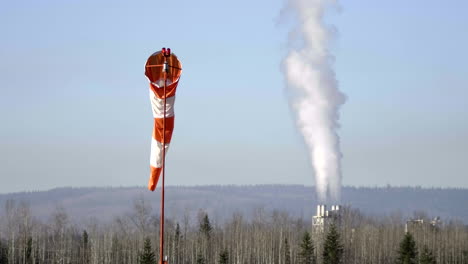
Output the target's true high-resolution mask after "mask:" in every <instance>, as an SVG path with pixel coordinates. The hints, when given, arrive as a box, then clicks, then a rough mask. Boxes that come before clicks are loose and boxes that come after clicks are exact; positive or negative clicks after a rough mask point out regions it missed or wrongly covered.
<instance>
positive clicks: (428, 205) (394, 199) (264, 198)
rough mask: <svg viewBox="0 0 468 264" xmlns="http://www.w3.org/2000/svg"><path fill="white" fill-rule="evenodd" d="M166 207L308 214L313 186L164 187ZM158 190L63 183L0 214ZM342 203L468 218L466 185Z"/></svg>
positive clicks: (116, 204) (74, 208)
mask: <svg viewBox="0 0 468 264" xmlns="http://www.w3.org/2000/svg"><path fill="white" fill-rule="evenodd" d="M166 190H167V192H166V194H167V196H166V208H167V215H168V217H170V218H175V219H182V218H183V217H184V215H185V214H188V215H189V216H191V217H193V216H195V215H196V214H197V213H198V211H199V210H204V211H206V212H208V214H209V215H210V216H211V217H212V218H213V220H214V221H216V222H218V223H222V222H223V221H224V220H226V219H229V218H230V217H231V216H232V214H233V213H236V212H238V213H242V214H243V215H244V216H245V217H248V218H250V217H251V216H252V214H253V212H254V211H255V210H256V209H259V208H262V209H264V210H265V211H266V212H272V211H274V210H277V211H285V212H288V213H289V215H290V216H293V217H303V218H305V219H310V217H311V216H312V215H314V214H315V208H316V205H317V201H316V199H315V197H316V195H315V188H314V187H312V186H302V185H209V186H169V187H167V189H166ZM159 198H160V190H159V189H157V190H156V191H155V192H154V193H153V192H150V191H148V190H147V189H146V188H145V187H81V188H73V187H64V188H55V189H51V190H49V191H32V192H18V193H9V194H0V205H1V208H2V209H1V210H0V216H2V215H4V214H5V211H4V205H5V202H6V201H7V200H15V201H17V202H20V201H26V202H28V203H29V204H30V206H31V209H32V212H33V215H34V216H35V217H38V218H40V219H47V218H49V217H50V215H51V213H52V212H53V211H54V210H55V208H56V207H57V206H61V207H63V208H65V210H66V212H67V213H68V214H69V216H70V217H71V219H73V221H76V222H80V221H86V220H87V219H89V218H91V217H92V218H96V219H98V220H100V221H110V220H112V219H113V218H115V217H118V216H122V215H124V214H126V213H128V212H129V211H131V210H132V205H133V202H134V201H135V199H145V200H147V201H148V202H150V204H152V206H153V212H154V214H156V212H158V208H159ZM342 204H343V205H349V206H351V207H353V208H356V209H359V210H360V211H362V212H364V213H365V214H368V215H375V216H385V215H390V214H394V213H401V214H402V216H403V217H409V216H411V215H413V213H414V212H426V213H427V214H428V216H429V217H435V216H440V217H441V218H442V220H444V219H445V220H446V221H447V220H449V219H454V220H461V221H463V222H464V223H468V189H462V188H460V189H458V188H421V187H391V186H387V187H344V188H343V191H342Z"/></svg>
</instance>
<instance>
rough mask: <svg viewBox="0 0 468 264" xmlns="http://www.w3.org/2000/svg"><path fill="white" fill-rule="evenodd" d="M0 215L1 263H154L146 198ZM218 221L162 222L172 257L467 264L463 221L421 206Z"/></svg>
mask: <svg viewBox="0 0 468 264" xmlns="http://www.w3.org/2000/svg"><path fill="white" fill-rule="evenodd" d="M4 211H5V212H4V214H3V217H2V218H1V219H0V264H20V263H21V264H23V263H24V264H36V263H60V264H68V263H80V264H82V263H84V264H88V263H93V264H102V263H112V264H115V263H117V264H119V263H135V264H140V263H142V264H144V263H157V260H158V259H159V256H158V254H159V217H158V215H156V214H155V213H154V211H153V209H152V208H151V206H150V203H149V202H148V201H147V200H145V199H144V198H140V199H136V200H135V201H134V203H133V206H132V208H129V212H128V213H126V214H125V215H122V216H119V217H116V218H115V219H114V220H113V221H111V222H106V223H102V222H99V221H98V220H96V219H93V217H92V216H89V220H87V221H86V222H84V223H76V221H74V219H72V218H70V217H69V215H68V214H67V212H66V209H65V208H63V207H57V208H56V209H55V210H54V212H53V213H52V214H51V215H50V218H49V220H48V221H39V220H38V219H36V218H35V217H34V216H33V215H32V213H31V208H30V205H29V204H28V203H26V202H15V201H13V200H8V201H6V202H5V204H4ZM252 215H253V217H251V219H249V220H247V219H245V217H244V216H243V215H242V214H240V213H237V214H233V215H232V217H231V218H230V219H228V220H227V221H225V222H223V223H216V222H213V220H212V219H211V218H210V215H208V214H207V213H206V212H205V211H203V210H200V211H199V213H198V217H197V219H195V220H194V219H192V218H191V217H189V215H188V214H186V215H184V216H181V217H180V219H167V220H166V222H165V227H166V232H165V241H166V242H165V255H167V256H168V260H169V263H170V264H188V263H190V264H192V263H197V264H215V263H223V264H241V263H242V264H244V263H247V264H257V263H258V264H309V263H325V264H328V263H351V264H366V263H382V264H385V263H392V264H393V263H421V264H422V263H441V264H445V263H457V264H458V263H460V264H468V227H467V226H466V225H465V224H463V223H461V222H455V221H446V222H442V223H441V224H436V225H432V224H430V219H429V217H427V216H426V215H425V214H424V213H421V212H419V213H416V214H415V218H417V219H418V220H421V221H417V222H412V223H411V224H410V225H408V232H407V233H405V224H406V219H403V217H402V216H401V215H399V214H394V215H389V216H386V217H369V216H365V215H363V214H361V213H360V212H359V211H358V210H356V209H352V208H344V209H342V213H341V217H340V218H339V220H337V221H334V222H330V223H329V225H327V226H325V228H324V229H323V230H322V229H313V228H312V223H311V219H303V218H294V217H290V216H289V215H288V214H287V213H285V212H278V211H266V210H263V209H256V210H255V211H254V212H253V214H252Z"/></svg>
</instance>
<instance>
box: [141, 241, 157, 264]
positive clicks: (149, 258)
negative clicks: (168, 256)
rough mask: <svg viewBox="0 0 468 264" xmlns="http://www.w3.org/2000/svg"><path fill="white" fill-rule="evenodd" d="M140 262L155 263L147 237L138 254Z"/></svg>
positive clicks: (143, 263)
mask: <svg viewBox="0 0 468 264" xmlns="http://www.w3.org/2000/svg"><path fill="white" fill-rule="evenodd" d="M138 258H139V263H140V264H154V263H156V258H155V256H154V252H153V250H152V249H151V240H150V239H149V238H146V239H145V243H144V245H143V252H142V253H140V255H139V256H138Z"/></svg>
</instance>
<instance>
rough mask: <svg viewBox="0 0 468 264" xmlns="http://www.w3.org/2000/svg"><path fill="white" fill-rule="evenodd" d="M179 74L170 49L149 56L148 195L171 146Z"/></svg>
mask: <svg viewBox="0 0 468 264" xmlns="http://www.w3.org/2000/svg"><path fill="white" fill-rule="evenodd" d="M181 74H182V64H181V63H180V61H179V60H178V58H177V56H176V55H174V54H171V51H170V49H165V48H163V50H162V51H158V52H155V53H153V54H152V55H151V56H150V57H149V58H148V60H147V61H146V67H145V75H146V77H147V78H148V80H149V96H150V101H151V107H152V110H153V117H154V127H153V137H152V140H151V155H150V179H149V182H148V189H150V190H151V191H154V189H156V185H157V184H158V180H159V176H160V174H161V171H162V169H163V164H164V159H165V153H167V150H168V149H169V145H170V143H171V138H172V131H173V130H174V102H175V94H176V89H177V85H178V84H179V79H180V75H181ZM164 103H165V107H164ZM163 149H165V151H163Z"/></svg>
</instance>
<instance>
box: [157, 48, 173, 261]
mask: <svg viewBox="0 0 468 264" xmlns="http://www.w3.org/2000/svg"><path fill="white" fill-rule="evenodd" d="M162 53H163V56H164V66H163V71H164V107H163V137H162V149H163V151H162V186H161V187H162V188H161V220H160V232H159V263H160V264H167V262H166V261H165V260H164V179H165V174H166V97H167V96H166V86H167V73H168V72H169V65H168V62H167V58H168V57H169V56H171V49H169V48H168V49H165V48H163V49H162Z"/></svg>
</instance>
